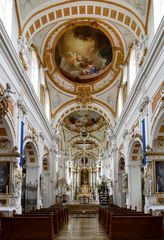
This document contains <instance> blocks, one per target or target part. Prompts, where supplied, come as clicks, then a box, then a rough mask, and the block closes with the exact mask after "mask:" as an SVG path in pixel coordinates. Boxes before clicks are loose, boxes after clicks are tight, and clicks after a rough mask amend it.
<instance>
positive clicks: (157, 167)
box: [154, 159, 164, 194]
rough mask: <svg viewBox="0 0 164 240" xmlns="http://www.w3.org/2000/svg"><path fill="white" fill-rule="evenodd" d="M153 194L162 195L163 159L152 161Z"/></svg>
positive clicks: (163, 184) (163, 190)
mask: <svg viewBox="0 0 164 240" xmlns="http://www.w3.org/2000/svg"><path fill="white" fill-rule="evenodd" d="M162 170H163V171H162ZM154 193H156V194H164V159H158V160H157V159H155V160H154Z"/></svg>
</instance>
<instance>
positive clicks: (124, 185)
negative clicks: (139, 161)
mask: <svg viewBox="0 0 164 240" xmlns="http://www.w3.org/2000/svg"><path fill="white" fill-rule="evenodd" d="M122 190H123V192H127V191H128V174H127V173H126V172H125V170H123V172H122Z"/></svg>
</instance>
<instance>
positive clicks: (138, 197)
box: [128, 138, 144, 210]
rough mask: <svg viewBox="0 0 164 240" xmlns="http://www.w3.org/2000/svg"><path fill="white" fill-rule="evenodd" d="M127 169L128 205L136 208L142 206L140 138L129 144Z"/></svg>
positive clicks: (139, 208) (141, 207)
mask: <svg viewBox="0 0 164 240" xmlns="http://www.w3.org/2000/svg"><path fill="white" fill-rule="evenodd" d="M128 160H129V162H128V165H129V169H128V170H129V171H128V199H129V205H131V206H132V208H133V209H134V208H135V207H137V209H138V210H141V209H143V207H144V196H143V184H142V181H143V180H142V172H143V163H142V160H143V157H142V143H141V140H140V139H138V138H137V139H134V140H133V141H132V142H131V144H130V146H129V159H128Z"/></svg>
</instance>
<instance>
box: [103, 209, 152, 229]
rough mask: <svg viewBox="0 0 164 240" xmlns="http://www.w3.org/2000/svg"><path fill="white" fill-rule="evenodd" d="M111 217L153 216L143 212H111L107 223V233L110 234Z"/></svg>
mask: <svg viewBox="0 0 164 240" xmlns="http://www.w3.org/2000/svg"><path fill="white" fill-rule="evenodd" d="M111 215H113V216H151V214H145V213H143V212H133V211H109V212H108V216H107V218H106V223H105V232H106V233H107V234H109V229H110V220H111Z"/></svg>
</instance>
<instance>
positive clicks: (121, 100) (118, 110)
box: [117, 86, 123, 117]
mask: <svg viewBox="0 0 164 240" xmlns="http://www.w3.org/2000/svg"><path fill="white" fill-rule="evenodd" d="M122 109H123V94H122V86H121V87H120V88H119V93H118V109H117V114H118V117H119V116H120V115H121V112H122Z"/></svg>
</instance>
